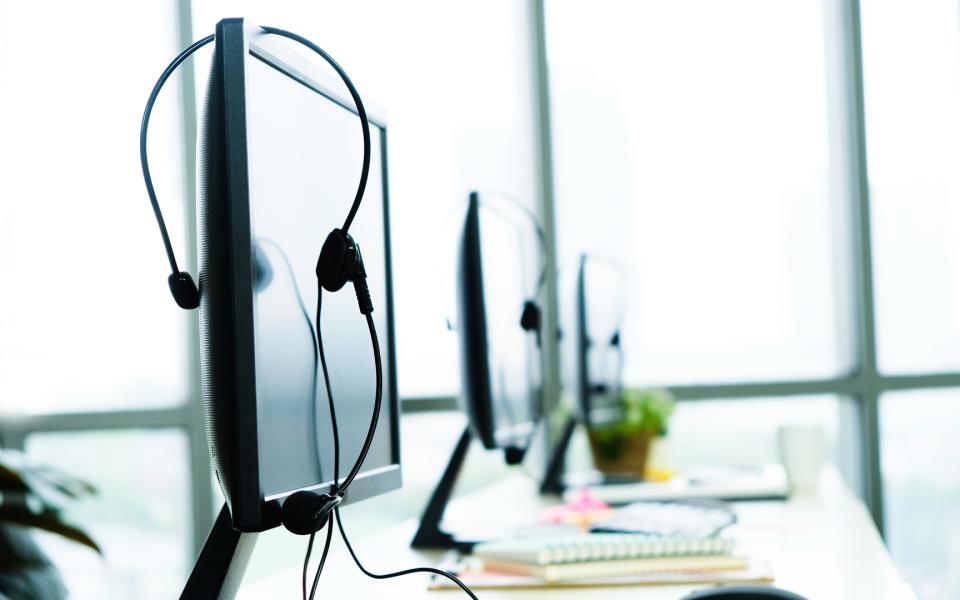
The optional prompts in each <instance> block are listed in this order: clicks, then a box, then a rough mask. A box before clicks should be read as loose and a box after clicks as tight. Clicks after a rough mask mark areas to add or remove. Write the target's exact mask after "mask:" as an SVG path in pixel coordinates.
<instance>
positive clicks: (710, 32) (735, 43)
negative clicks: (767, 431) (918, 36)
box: [547, 0, 850, 384]
mask: <svg viewBox="0 0 960 600" xmlns="http://www.w3.org/2000/svg"><path fill="white" fill-rule="evenodd" d="M758 23H762V24H763V25H762V26H758ZM823 29H824V14H823V7H822V5H821V4H820V3H786V2H767V1H763V0H736V1H733V2H722V3H717V2H710V1H709V0H684V1H682V2H620V1H616V0H603V1H601V2H589V3H587V2H548V3H547V33H548V46H547V58H548V60H549V65H550V78H551V92H552V95H551V101H552V110H553V124H554V156H555V163H556V165H555V169H554V171H555V173H556V202H557V228H558V231H557V237H558V240H559V241H558V254H559V255H560V259H559V262H560V265H561V266H560V270H561V275H563V274H564V272H565V271H570V270H575V269H576V262H577V257H578V255H579V254H580V253H581V252H585V253H588V254H591V255H597V256H601V257H606V258H608V259H614V260H616V261H618V262H620V263H621V266H622V268H623V269H624V270H625V271H626V273H627V274H626V277H627V279H628V280H629V283H628V285H627V287H628V289H629V290H630V292H629V299H628V304H629V306H630V310H629V311H628V313H627V317H626V322H625V332H624V336H623V342H624V345H625V350H626V365H625V375H626V378H627V381H628V382H632V383H639V384H650V383H670V384H676V383H713V382H721V381H724V382H725V381H744V380H770V379H784V378H812V377H829V376H834V375H838V374H840V373H842V372H845V371H847V370H849V368H850V357H849V356H848V355H847V352H845V350H846V349H847V348H848V346H847V345H846V340H845V339H838V335H839V334H841V333H842V328H840V327H838V321H839V318H840V317H839V315H838V312H839V309H840V307H841V306H842V305H841V303H840V302H838V300H837V298H838V294H840V293H841V292H843V290H840V289H838V282H837V276H836V275H837V274H836V272H835V269H834V266H833V265H834V263H836V262H837V261H836V256H835V255H836V254H837V252H838V249H837V248H836V247H835V242H834V240H833V238H832V236H831V233H832V231H831V226H832V219H833V215H832V213H831V202H832V201H833V199H832V198H831V197H830V195H829V194H828V170H829V147H828V130H827V105H826V103H827V94H826V73H825V70H826V59H825V57H824V31H823ZM598 231H604V235H602V236H600V235H597V232H598ZM565 300H567V298H564V297H561V298H560V301H561V303H563V302H564V301H565Z"/></svg>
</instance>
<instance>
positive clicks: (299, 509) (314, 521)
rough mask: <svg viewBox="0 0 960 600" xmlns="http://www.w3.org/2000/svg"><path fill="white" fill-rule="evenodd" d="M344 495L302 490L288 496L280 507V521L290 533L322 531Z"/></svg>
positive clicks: (300, 533)
mask: <svg viewBox="0 0 960 600" xmlns="http://www.w3.org/2000/svg"><path fill="white" fill-rule="evenodd" d="M342 500H343V497H342V496H340V495H333V496H330V495H328V494H318V493H316V492H308V491H305V490H301V491H299V492H294V493H293V494H290V495H289V496H287V499H286V500H284V501H283V507H282V508H281V509H280V521H281V522H282V523H283V526H284V527H285V528H286V529H287V531H289V532H290V533H293V534H296V535H310V534H311V533H316V532H318V531H320V530H321V529H322V528H323V526H324V525H326V524H327V520H328V519H329V518H330V513H331V512H333V509H334V508H336V507H337V506H339V505H340V502H341V501H342Z"/></svg>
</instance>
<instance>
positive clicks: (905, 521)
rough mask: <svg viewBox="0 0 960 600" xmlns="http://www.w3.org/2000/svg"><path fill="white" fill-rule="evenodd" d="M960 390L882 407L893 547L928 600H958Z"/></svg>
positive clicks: (914, 395) (887, 401)
mask: <svg viewBox="0 0 960 600" xmlns="http://www.w3.org/2000/svg"><path fill="white" fill-rule="evenodd" d="M958 431H960V390H958V389H951V390H929V391H912V392H898V393H895V394H887V395H885V396H883V398H882V399H881V404H880V440H881V442H882V447H881V459H882V461H883V462H882V464H883V492H884V510H885V521H886V535H887V544H888V545H889V546H890V552H891V553H892V554H893V558H894V560H895V561H896V563H897V565H898V567H899V568H900V570H901V572H902V573H903V575H904V577H906V579H907V580H908V581H909V582H910V584H911V585H912V586H913V587H914V589H915V590H916V592H917V595H918V596H919V597H920V598H922V599H924V600H927V599H930V600H933V599H934V598H937V599H939V598H957V597H960V541H958V540H960V509H958V507H960V447H958V446H957V432H958Z"/></svg>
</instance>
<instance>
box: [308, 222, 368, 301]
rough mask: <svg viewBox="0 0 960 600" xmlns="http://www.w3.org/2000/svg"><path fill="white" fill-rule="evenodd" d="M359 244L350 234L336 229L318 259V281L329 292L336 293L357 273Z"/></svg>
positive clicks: (325, 243) (331, 233)
mask: <svg viewBox="0 0 960 600" xmlns="http://www.w3.org/2000/svg"><path fill="white" fill-rule="evenodd" d="M357 256H358V254H357V244H356V242H354V241H353V238H352V237H350V234H349V233H343V231H341V230H339V229H334V230H333V231H331V232H330V235H328V236H327V240H326V241H325V242H324V243H323V248H322V249H321V250H320V257H319V258H317V279H319V280H320V285H322V286H323V289H325V290H327V291H328V292H336V291H337V290H339V289H340V288H342V287H343V286H344V285H346V283H347V282H348V281H351V280H352V279H353V278H354V277H355V276H356V273H357Z"/></svg>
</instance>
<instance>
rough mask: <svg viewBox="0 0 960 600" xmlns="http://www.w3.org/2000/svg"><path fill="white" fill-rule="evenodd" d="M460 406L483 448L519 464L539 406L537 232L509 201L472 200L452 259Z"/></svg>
mask: <svg viewBox="0 0 960 600" xmlns="http://www.w3.org/2000/svg"><path fill="white" fill-rule="evenodd" d="M457 280H458V281H457V283H458V285H457V319H458V322H459V330H460V356H461V373H462V380H463V394H462V401H463V404H464V410H465V412H466V414H467V416H468V418H469V420H470V424H471V428H472V430H473V432H474V434H475V435H476V436H477V437H478V438H479V439H480V441H481V442H482V443H483V445H484V447H486V448H489V449H493V448H503V449H504V450H506V456H507V461H508V462H511V463H515V462H519V461H520V460H521V459H522V457H523V453H524V451H525V450H526V448H527V445H528V444H529V443H530V439H531V437H532V434H533V431H534V427H535V426H536V423H537V420H538V419H539V417H540V412H541V406H542V400H541V398H542V389H543V375H542V359H541V349H540V335H541V332H540V327H541V323H540V307H539V300H540V298H539V297H540V295H541V288H542V287H543V239H542V232H541V230H540V228H539V225H538V223H537V221H536V219H535V218H534V217H533V216H532V214H531V213H530V212H529V211H528V210H526V209H525V208H523V207H522V206H520V205H519V204H518V203H516V202H515V201H513V200H510V199H505V198H502V197H499V196H495V195H483V196H482V195H481V194H480V193H478V192H473V193H471V194H470V197H469V201H468V205H467V210H466V213H465V218H464V222H463V228H462V230H461V236H460V244H459V253H458V257H457Z"/></svg>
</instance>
